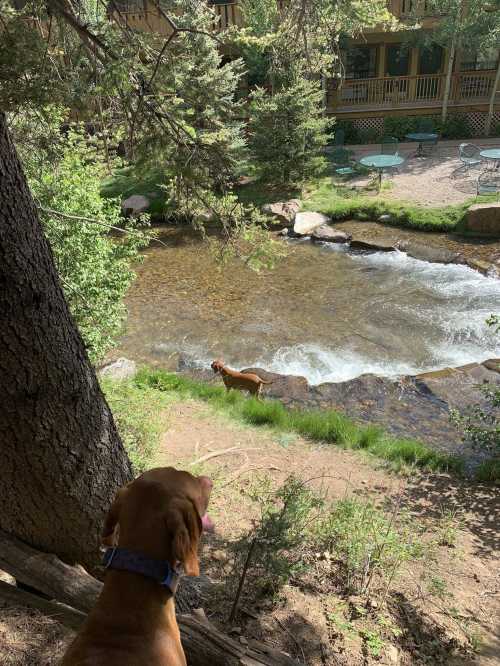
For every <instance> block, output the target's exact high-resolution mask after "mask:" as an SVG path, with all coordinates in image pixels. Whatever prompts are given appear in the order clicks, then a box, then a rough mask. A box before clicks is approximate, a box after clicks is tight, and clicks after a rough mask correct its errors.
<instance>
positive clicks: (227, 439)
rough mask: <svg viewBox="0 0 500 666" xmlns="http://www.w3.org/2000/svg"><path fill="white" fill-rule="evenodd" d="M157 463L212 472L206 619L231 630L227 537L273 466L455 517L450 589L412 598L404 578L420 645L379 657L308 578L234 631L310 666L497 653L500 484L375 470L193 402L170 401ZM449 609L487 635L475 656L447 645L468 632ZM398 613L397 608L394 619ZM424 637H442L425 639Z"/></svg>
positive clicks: (345, 491) (441, 555)
mask: <svg viewBox="0 0 500 666" xmlns="http://www.w3.org/2000/svg"><path fill="white" fill-rule="evenodd" d="M156 462H157V464H161V465H175V466H179V467H183V468H185V469H188V470H191V471H193V472H194V473H201V472H203V473H206V474H209V475H210V476H211V478H212V479H213V480H214V483H215V487H214V493H213V497H212V502H211V507H210V513H211V516H212V517H213V519H214V521H215V523H216V533H215V534H214V535H209V536H207V538H206V544H205V547H204V552H203V560H204V561H203V565H204V566H203V568H204V570H205V571H206V572H207V574H208V576H209V577H210V578H211V579H212V580H213V581H214V583H215V585H214V589H213V590H211V591H210V590H209V591H208V592H207V599H206V607H207V609H208V610H209V611H210V618H211V620H212V621H214V622H216V623H220V624H221V625H222V626H223V627H224V629H225V630H229V629H230V625H228V624H227V622H226V621H227V615H228V610H229V608H230V604H231V599H230V598H229V597H228V594H229V593H228V585H227V582H228V580H229V579H230V578H231V577H232V576H234V572H233V571H232V568H231V561H230V555H229V552H230V546H229V544H230V543H231V541H233V540H234V539H235V538H236V537H237V536H239V535H240V534H241V533H242V532H243V531H245V530H246V529H248V528H249V527H250V526H251V521H252V519H253V518H255V517H256V508H255V506H254V505H253V504H252V502H251V501H250V500H249V498H248V491H249V489H251V488H252V484H255V479H256V477H257V476H258V475H261V474H266V475H268V476H270V477H271V478H272V479H273V483H275V484H276V485H278V484H279V483H280V482H282V481H283V480H284V479H285V478H286V477H287V476H289V475H290V474H292V473H293V474H295V475H297V476H299V477H300V478H301V479H304V480H305V479H314V480H313V481H312V482H311V484H312V485H313V486H315V487H317V488H318V489H320V488H321V489H322V490H323V491H325V492H327V494H328V496H329V497H330V498H331V499H339V498H343V497H346V496H352V495H355V496H357V497H365V498H371V499H372V500H373V501H374V502H375V503H377V504H379V505H380V506H387V505H390V504H391V502H393V501H394V499H395V498H396V497H399V498H400V501H401V503H402V505H403V506H404V507H405V508H406V509H407V510H408V511H409V512H410V513H411V515H412V516H415V519H418V520H419V521H422V522H424V523H426V524H427V523H428V524H433V523H434V521H435V520H436V519H437V518H438V517H439V516H442V515H443V513H445V512H447V514H448V515H451V516H453V517H454V524H456V525H458V529H459V531H458V534H457V539H456V546H455V547H452V548H450V547H441V548H440V549H439V552H438V553H437V556H436V557H437V560H436V563H435V570H436V575H439V577H440V578H441V580H442V581H443V582H444V584H445V585H446V588H447V590H448V592H447V593H446V598H445V599H443V600H441V601H440V600H438V601H437V602H436V600H428V599H426V600H422V599H418V600H417V599H415V598H413V597H412V596H411V594H410V593H409V586H413V584H414V583H415V580H414V578H417V577H418V575H420V573H421V572H420V571H418V570H414V571H411V572H407V574H405V575H404V576H403V578H402V579H401V580H400V581H399V582H398V584H397V586H396V588H397V590H396V596H397V594H400V595H401V597H403V595H404V596H405V603H404V604H402V606H401V608H403V610H404V614H405V617H404V618H400V620H401V624H402V625H406V627H408V625H409V626H410V635H413V640H414V643H415V644H417V645H419V646H420V647H419V648H418V649H417V647H415V648H414V651H413V652H412V649H413V648H412V642H411V640H412V639H411V637H410V640H409V641H408V640H406V641H403V639H402V638H400V639H398V640H395V641H394V645H389V644H388V643H386V645H385V649H384V650H383V653H382V654H381V656H380V657H378V658H377V659H375V658H373V657H370V655H369V654H366V650H363V646H362V645H361V643H360V641H359V640H356V637H352V636H347V638H346V636H340V635H339V633H338V632H337V633H336V632H335V631H334V630H333V629H332V625H331V622H330V621H329V617H331V616H332V608H333V609H335V608H336V605H338V604H339V603H340V604H342V603H344V600H341V599H338V598H336V596H335V594H332V593H331V590H329V591H328V594H325V595H324V596H323V595H318V592H317V590H316V591H315V592H313V591H311V590H310V589H309V590H308V586H307V585H304V586H301V585H294V586H292V585H288V586H285V587H284V588H283V590H282V591H281V593H280V596H279V600H278V601H277V602H272V603H271V602H270V601H269V600H267V601H266V600H264V601H263V602H262V603H261V605H257V606H256V607H255V606H254V607H253V608H252V610H251V611H250V615H249V616H245V615H240V617H239V618H238V621H237V623H238V630H241V632H242V633H243V634H244V636H245V637H246V638H247V639H251V638H252V637H255V638H261V639H265V640H268V641H269V640H270V641H271V642H274V643H275V644H276V645H278V646H280V647H281V648H283V649H285V650H288V651H289V652H291V653H294V654H295V655H296V656H297V657H298V658H301V659H305V663H307V664H308V666H316V665H318V666H319V665H320V664H338V663H345V664H349V665H350V664H358V663H359V664H361V663H363V664H368V663H372V662H373V663H387V664H393V663H394V664H396V663H398V664H401V665H403V664H424V663H428V664H434V663H436V664H437V663H449V664H454V665H455V666H458V665H461V666H463V665H465V664H469V663H471V664H472V663H474V664H480V665H481V666H493V665H494V664H498V663H499V659H500V642H499V639H498V635H496V631H495V630H496V629H498V627H496V626H495V622H496V620H495V618H499V617H500V603H499V601H500V600H499V594H500V579H499V573H500V568H499V566H498V565H499V560H498V552H499V544H500V542H499V534H498V524H499V523H498V517H499V499H498V494H497V492H496V491H495V490H493V489H491V488H486V487H484V488H482V487H477V486H475V487H474V488H471V487H469V486H467V485H466V484H461V483H459V482H457V481H456V480H453V479H451V478H450V477H448V476H446V475H439V476H433V477H418V478H415V477H412V476H410V477H400V476H397V475H394V474H391V473H389V472H387V471H386V470H384V469H380V468H379V469H378V468H377V466H376V464H375V463H374V462H373V461H372V460H367V459H366V458H363V457H362V456H361V455H360V454H358V453H355V452H350V451H344V450H342V449H338V448H336V447H334V446H321V445H318V444H312V443H310V442H307V441H304V440H303V439H301V438H297V437H294V436H285V435H277V434H275V433H273V432H272V431H270V430H267V429H264V428H250V427H243V426H241V425H239V424H238V423H235V422H233V421H230V420H229V419H226V418H225V417H224V416H222V415H220V414H216V415H215V414H214V413H213V412H212V411H211V410H210V409H209V408H207V407H206V406H204V405H202V404H199V403H195V402H187V403H177V404H174V405H173V406H172V408H171V412H170V415H169V430H168V431H167V432H166V433H165V435H164V437H163V440H162V444H161V447H160V450H159V453H158V457H157V461H156ZM193 463H194V464H193ZM410 601H411V603H410ZM445 607H446V608H447V609H448V608H453V609H454V610H453V611H452V613H454V614H455V616H456V618H458V622H461V623H462V625H468V626H469V627H470V634H471V635H472V636H473V640H476V639H475V638H474V636H475V635H476V634H477V636H478V638H477V640H479V635H480V637H481V638H480V641H481V646H482V647H481V652H480V656H479V657H476V658H475V659H474V658H473V657H472V656H471V655H470V654H463V653H462V652H461V651H460V650H458V653H457V655H455V656H452V654H451V653H452V652H453V650H452V647H453V646H454V645H455V644H458V643H460V642H462V643H463V642H464V634H463V631H462V630H461V629H459V628H458V624H457V620H456V619H453V618H450V617H448V616H445V615H444V614H443V610H442V609H443V608H445ZM401 608H399V613H402V611H401ZM397 612H398V611H397V610H396V609H394V612H393V617H394V616H395V615H397ZM412 632H413V634H412ZM406 633H408V632H406ZM347 634H349V632H347ZM426 641H427V643H429V645H431V644H432V642H433V641H434V642H435V644H436V645H435V646H434V647H433V646H432V645H431V647H430V648H429V645H427V646H426V647H425V646H424V643H426ZM423 646H424V647H423ZM433 655H434V656H433Z"/></svg>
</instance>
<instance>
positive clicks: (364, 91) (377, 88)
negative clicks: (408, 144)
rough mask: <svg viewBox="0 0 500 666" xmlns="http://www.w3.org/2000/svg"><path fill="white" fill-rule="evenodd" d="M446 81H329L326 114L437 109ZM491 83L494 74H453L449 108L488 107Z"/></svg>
mask: <svg viewBox="0 0 500 666" xmlns="http://www.w3.org/2000/svg"><path fill="white" fill-rule="evenodd" d="M445 80H446V77H445V75H444V74H433V75H423V76H391V77H383V78H370V79H346V80H345V81H343V82H342V83H340V81H338V80H335V79H330V80H329V82H328V84H327V103H328V110H329V111H335V113H349V112H355V111H373V110H394V109H417V108H420V107H440V106H441V104H442V102H443V97H444V88H445ZM494 80H495V71H494V70H488V71H482V72H460V73H456V74H453V77H452V82H451V89H450V97H449V103H450V105H451V106H470V105H474V104H485V103H488V102H489V100H490V97H491V91H492V88H493V84H494ZM497 92H498V91H497Z"/></svg>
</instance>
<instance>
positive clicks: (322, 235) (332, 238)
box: [311, 224, 352, 243]
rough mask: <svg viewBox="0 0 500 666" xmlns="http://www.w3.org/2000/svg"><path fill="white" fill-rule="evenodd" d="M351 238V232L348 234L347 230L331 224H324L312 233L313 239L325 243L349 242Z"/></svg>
mask: <svg viewBox="0 0 500 666" xmlns="http://www.w3.org/2000/svg"><path fill="white" fill-rule="evenodd" d="M351 238H352V236H351V234H346V233H345V231H340V230H339V229H334V228H333V227H331V226H330V225H329V224H323V225H322V226H321V227H318V228H317V229H315V230H314V231H313V232H312V234H311V240H312V241H322V242H324V243H348V242H349V241H350V240H351Z"/></svg>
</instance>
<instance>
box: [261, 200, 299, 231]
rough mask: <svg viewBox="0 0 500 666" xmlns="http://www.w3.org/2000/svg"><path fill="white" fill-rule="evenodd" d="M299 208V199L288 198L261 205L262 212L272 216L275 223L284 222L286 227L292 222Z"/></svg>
mask: <svg viewBox="0 0 500 666" xmlns="http://www.w3.org/2000/svg"><path fill="white" fill-rule="evenodd" d="M299 208H300V201H299V200H298V199H290V201H280V202H277V203H272V204H265V205H264V206H262V212H263V213H265V214H266V215H269V216H270V217H272V218H273V220H274V222H275V223H278V224H284V225H285V226H287V227H288V226H291V225H292V224H293V222H294V220H295V216H296V214H297V213H298V211H299Z"/></svg>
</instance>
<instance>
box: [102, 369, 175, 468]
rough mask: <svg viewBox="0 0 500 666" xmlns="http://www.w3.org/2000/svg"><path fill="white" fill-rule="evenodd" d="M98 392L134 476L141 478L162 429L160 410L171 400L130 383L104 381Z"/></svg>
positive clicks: (157, 392) (127, 381) (163, 426)
mask: <svg viewBox="0 0 500 666" xmlns="http://www.w3.org/2000/svg"><path fill="white" fill-rule="evenodd" d="M101 388H102V390H103V391H104V394H105V396H106V400H107V401H108V403H109V406H110V407H111V411H112V412H113V417H114V419H115V423H116V425H117V428H118V432H119V434H120V437H121V440H122V442H123V444H124V446H125V448H126V450H127V453H128V456H129V458H130V461H131V462H132V465H133V468H134V472H135V473H136V474H141V473H142V472H144V471H145V470H146V469H148V468H149V467H151V465H152V463H153V460H154V457H155V454H156V450H157V448H158V445H159V441H160V435H161V433H162V430H163V429H164V428H165V419H164V418H163V417H162V410H163V409H164V408H165V407H166V406H167V405H168V404H169V403H170V402H171V401H172V396H171V395H168V394H165V393H162V392H161V391H157V390H155V389H152V388H149V387H147V386H137V384H136V383H135V382H134V381H133V380H131V379H128V380H123V381H117V380H112V379H109V378H108V379H106V378H103V379H101Z"/></svg>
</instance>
